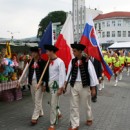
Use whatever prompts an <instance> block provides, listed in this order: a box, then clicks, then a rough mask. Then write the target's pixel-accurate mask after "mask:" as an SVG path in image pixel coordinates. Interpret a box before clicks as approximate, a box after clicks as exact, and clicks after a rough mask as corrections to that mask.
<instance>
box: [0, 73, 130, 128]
mask: <svg viewBox="0 0 130 130" xmlns="http://www.w3.org/2000/svg"><path fill="white" fill-rule="evenodd" d="M98 95H99V96H98V102H97V103H95V104H94V103H93V104H92V108H93V113H94V124H93V126H91V127H87V126H85V117H84V115H85V112H84V110H82V109H81V125H80V130H130V77H127V76H126V72H125V73H124V78H123V80H122V81H121V82H120V83H119V86H117V87H114V82H113V78H112V81H111V82H108V81H106V82H105V89H104V90H103V91H102V92H99V94H98ZM48 101H49V97H48V95H47V94H46V95H44V112H45V115H44V117H42V118H40V119H39V123H38V125H36V126H30V119H31V114H32V111H33V104H32V99H31V95H30V93H29V92H24V98H23V99H22V100H21V101H16V102H12V103H4V102H0V130H47V128H48V126H49V109H50V106H49V105H48ZM61 110H62V113H63V119H62V120H61V121H60V123H59V125H58V126H57V130H67V129H68V126H69V94H66V95H65V96H62V97H61Z"/></svg>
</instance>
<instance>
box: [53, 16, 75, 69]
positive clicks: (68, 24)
mask: <svg viewBox="0 0 130 130" xmlns="http://www.w3.org/2000/svg"><path fill="white" fill-rule="evenodd" d="M72 43H74V35H73V24H72V16H71V15H70V14H68V17H67V19H66V21H65V24H64V26H63V28H62V30H61V33H60V35H59V36H58V39H57V41H56V43H55V46H56V47H57V48H58V49H59V51H58V52H57V53H56V54H57V56H58V57H59V58H61V59H62V60H63V61H64V63H65V66H66V69H68V65H69V63H70V61H71V59H72V49H71V47H70V44H72Z"/></svg>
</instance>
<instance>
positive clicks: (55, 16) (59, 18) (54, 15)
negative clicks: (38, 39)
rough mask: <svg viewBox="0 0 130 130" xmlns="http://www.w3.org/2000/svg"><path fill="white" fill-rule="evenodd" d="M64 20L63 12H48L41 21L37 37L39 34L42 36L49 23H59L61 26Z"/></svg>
mask: <svg viewBox="0 0 130 130" xmlns="http://www.w3.org/2000/svg"><path fill="white" fill-rule="evenodd" d="M65 20H66V12H64V11H54V12H50V13H49V14H48V15H47V16H46V17H45V18H43V19H42V20H41V22H40V24H39V29H38V34H37V36H39V33H40V34H43V32H44V30H45V29H46V27H47V25H48V24H49V22H50V21H51V22H52V23H56V22H61V25H63V24H64V22H65Z"/></svg>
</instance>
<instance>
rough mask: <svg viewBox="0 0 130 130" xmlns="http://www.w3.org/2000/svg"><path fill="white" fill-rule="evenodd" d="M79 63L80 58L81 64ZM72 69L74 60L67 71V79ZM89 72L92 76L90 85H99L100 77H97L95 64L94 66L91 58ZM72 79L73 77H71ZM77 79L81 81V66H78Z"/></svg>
mask: <svg viewBox="0 0 130 130" xmlns="http://www.w3.org/2000/svg"><path fill="white" fill-rule="evenodd" d="M79 63H80V60H78V64H79ZM71 69H72V61H71V62H70V64H69V67H68V72H67V76H66V81H67V80H68V78H69V75H70V72H71ZM88 73H89V76H90V86H91V87H93V86H96V85H98V84H99V81H98V79H97V75H96V72H95V69H94V66H93V64H92V62H91V61H90V60H89V61H88ZM70 79H71V77H70ZM76 81H77V82H81V74H80V69H79V67H78V74H77V78H76Z"/></svg>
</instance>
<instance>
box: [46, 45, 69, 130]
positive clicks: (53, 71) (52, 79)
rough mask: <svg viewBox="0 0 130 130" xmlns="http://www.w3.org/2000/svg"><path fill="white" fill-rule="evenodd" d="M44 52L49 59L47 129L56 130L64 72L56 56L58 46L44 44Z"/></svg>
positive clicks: (62, 65)
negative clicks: (48, 117)
mask: <svg viewBox="0 0 130 130" xmlns="http://www.w3.org/2000/svg"><path fill="white" fill-rule="evenodd" d="M44 48H45V49H46V54H47V55H48V57H49V59H50V65H49V89H50V94H51V102H50V106H51V110H50V124H51V125H50V127H49V128H48V130H56V128H55V125H56V124H57V122H58V119H59V118H60V117H61V112H60V111H59V96H60V95H61V94H62V93H63V86H64V82H65V77H66V72H65V65H64V62H63V61H62V60H61V59H60V58H58V57H57V55H56V52H57V51H58V48H57V47H55V46H53V45H48V44H47V45H44Z"/></svg>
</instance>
